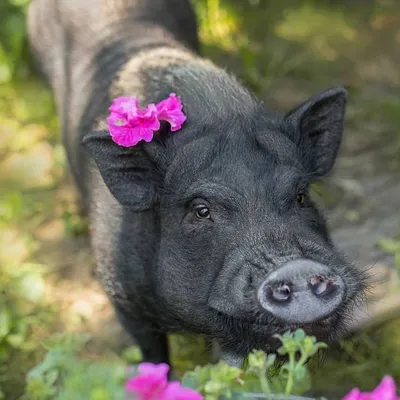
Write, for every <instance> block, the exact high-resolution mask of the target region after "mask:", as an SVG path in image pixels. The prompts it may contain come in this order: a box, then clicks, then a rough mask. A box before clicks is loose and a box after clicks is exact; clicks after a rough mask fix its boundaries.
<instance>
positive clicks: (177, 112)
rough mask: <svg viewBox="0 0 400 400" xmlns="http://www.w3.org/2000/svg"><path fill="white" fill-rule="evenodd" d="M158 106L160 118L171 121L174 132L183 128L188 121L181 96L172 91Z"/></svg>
mask: <svg viewBox="0 0 400 400" xmlns="http://www.w3.org/2000/svg"><path fill="white" fill-rule="evenodd" d="M156 107H157V111H158V119H159V120H163V121H167V122H169V123H170V125H171V131H172V132H175V131H178V130H179V129H181V127H182V125H183V123H184V122H185V121H186V115H185V114H184V113H183V112H182V107H183V106H182V102H181V99H180V97H179V96H177V95H176V94H175V93H171V94H170V95H169V97H168V98H167V99H165V100H162V101H160V102H159V103H158V104H157V106H156Z"/></svg>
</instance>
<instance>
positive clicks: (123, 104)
mask: <svg viewBox="0 0 400 400" xmlns="http://www.w3.org/2000/svg"><path fill="white" fill-rule="evenodd" d="M138 108H139V102H138V100H137V99H136V98H135V97H125V96H122V97H117V98H116V99H114V100H113V103H112V104H111V106H110V107H109V110H110V111H113V112H116V113H119V114H121V115H123V116H125V117H127V116H128V113H133V114H136V110H137V109H138Z"/></svg>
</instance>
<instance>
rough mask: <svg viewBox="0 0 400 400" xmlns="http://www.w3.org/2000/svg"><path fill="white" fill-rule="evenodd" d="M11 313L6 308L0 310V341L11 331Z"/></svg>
mask: <svg viewBox="0 0 400 400" xmlns="http://www.w3.org/2000/svg"><path fill="white" fill-rule="evenodd" d="M11 327H12V318H11V311H10V310H9V309H8V308H7V307H3V309H2V310H0V340H1V339H4V338H5V337H6V336H7V335H8V334H9V333H10V331H11Z"/></svg>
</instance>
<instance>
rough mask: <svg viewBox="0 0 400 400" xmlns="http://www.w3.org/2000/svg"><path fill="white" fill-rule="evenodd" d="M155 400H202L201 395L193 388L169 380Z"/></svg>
mask: <svg viewBox="0 0 400 400" xmlns="http://www.w3.org/2000/svg"><path fill="white" fill-rule="evenodd" d="M157 400H203V396H202V395H201V394H200V393H198V392H196V391H195V390H193V389H189V388H185V387H183V386H182V385H181V384H180V383H179V382H171V383H169V384H168V386H167V387H166V388H165V389H164V390H163V391H162V392H161V394H160V396H159V397H158V399H157Z"/></svg>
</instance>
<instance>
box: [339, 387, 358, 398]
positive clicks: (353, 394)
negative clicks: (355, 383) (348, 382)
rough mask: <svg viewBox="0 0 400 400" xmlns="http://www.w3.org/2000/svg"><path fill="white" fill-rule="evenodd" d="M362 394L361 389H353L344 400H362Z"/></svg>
mask: <svg viewBox="0 0 400 400" xmlns="http://www.w3.org/2000/svg"><path fill="white" fill-rule="evenodd" d="M360 396H361V392H360V390H359V389H357V388H355V389H352V390H351V391H350V392H349V393H347V394H346V396H344V397H343V399H342V400H361V397H360Z"/></svg>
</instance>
